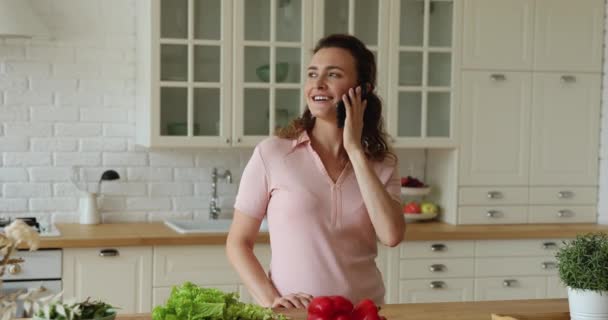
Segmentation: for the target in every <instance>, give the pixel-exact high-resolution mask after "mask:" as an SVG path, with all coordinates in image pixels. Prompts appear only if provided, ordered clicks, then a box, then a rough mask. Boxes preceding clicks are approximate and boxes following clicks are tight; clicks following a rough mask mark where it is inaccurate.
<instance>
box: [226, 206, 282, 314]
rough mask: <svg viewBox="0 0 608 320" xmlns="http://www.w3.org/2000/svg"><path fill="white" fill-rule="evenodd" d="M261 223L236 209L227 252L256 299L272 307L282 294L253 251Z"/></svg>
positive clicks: (261, 303) (227, 241)
mask: <svg viewBox="0 0 608 320" xmlns="http://www.w3.org/2000/svg"><path fill="white" fill-rule="evenodd" d="M261 223H262V222H261V221H260V220H258V219H256V218H253V217H250V216H248V215H246V214H243V213H241V212H240V211H238V210H235V211H234V217H233V220H232V225H231V226H230V231H229V232H228V239H227V240H226V253H227V255H228V259H229V260H230V263H232V266H233V267H234V269H235V270H236V272H237V273H238V274H239V276H240V277H241V280H243V282H244V283H245V286H246V287H247V289H249V292H250V293H251V294H252V295H253V298H254V299H255V301H256V302H257V303H259V304H260V305H262V306H264V307H271V306H272V304H273V302H274V301H275V299H276V298H278V297H280V295H279V293H278V291H277V289H276V288H275V287H274V285H273V284H272V282H271V281H270V279H268V276H266V272H265V271H264V268H263V267H262V265H261V264H260V261H259V260H258V259H257V257H256V256H255V254H254V253H253V246H254V244H255V238H256V237H257V235H258V232H259V230H260V224H261Z"/></svg>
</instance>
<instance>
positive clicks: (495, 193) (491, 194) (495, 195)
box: [488, 191, 502, 199]
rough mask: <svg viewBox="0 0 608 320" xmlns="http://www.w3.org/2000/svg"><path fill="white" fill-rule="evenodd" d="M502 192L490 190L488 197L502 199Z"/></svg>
mask: <svg viewBox="0 0 608 320" xmlns="http://www.w3.org/2000/svg"><path fill="white" fill-rule="evenodd" d="M500 198H502V193H501V192H500V191H488V199H500Z"/></svg>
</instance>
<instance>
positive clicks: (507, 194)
mask: <svg viewBox="0 0 608 320" xmlns="http://www.w3.org/2000/svg"><path fill="white" fill-rule="evenodd" d="M527 203H528V188H527V187H495V188H493V187H460V188H459V189H458V204H460V205H505V204H527Z"/></svg>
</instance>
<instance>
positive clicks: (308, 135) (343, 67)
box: [226, 35, 405, 308]
mask: <svg viewBox="0 0 608 320" xmlns="http://www.w3.org/2000/svg"><path fill="white" fill-rule="evenodd" d="M313 52H314V55H313V57H312V59H311V62H310V65H309V67H308V73H307V80H306V84H305V86H304V92H305V95H306V102H307V106H308V108H307V110H306V111H305V112H304V114H303V115H302V117H301V118H299V119H296V120H294V121H293V122H292V123H291V124H290V126H289V127H287V128H285V129H283V130H280V131H279V132H278V134H277V136H275V137H270V138H268V139H266V140H264V141H262V142H261V143H260V144H258V146H257V147H256V148H255V150H254V152H253V155H252V156H251V159H250V160H249V163H248V164H247V166H246V168H245V170H244V172H243V176H242V178H241V184H240V187H239V192H238V195H237V199H236V203H235V212H234V220H233V222H232V226H231V228H230V232H229V234H228V240H227V246H226V248H227V254H228V258H229V260H230V261H231V263H232V265H233V266H234V268H235V269H236V271H237V272H238V273H239V275H240V277H241V279H242V280H243V282H244V283H245V285H246V286H247V288H248V289H249V292H250V293H251V294H252V295H253V298H254V299H255V300H256V301H257V302H258V303H259V304H261V305H263V306H268V307H285V308H304V307H307V306H308V303H309V302H310V300H312V298H313V297H314V296H319V295H342V296H345V297H347V298H349V299H350V300H352V301H354V302H357V301H359V300H361V299H363V298H371V299H372V300H374V302H376V303H383V302H384V292H385V290H384V286H383V283H382V275H381V274H380V272H379V271H378V268H377V267H376V264H375V260H374V259H375V258H376V255H377V240H379V241H380V242H382V243H383V244H384V245H387V246H396V245H398V244H399V243H400V242H401V240H402V239H403V233H404V231H405V223H404V220H403V216H402V214H401V205H400V198H399V196H400V178H399V173H398V170H397V161H396V160H397V159H396V157H395V156H394V155H393V154H391V153H390V152H389V150H388V146H387V143H386V140H385V139H386V134H385V132H384V131H383V126H382V117H381V112H382V105H381V101H380V99H379V98H378V97H377V96H376V94H375V93H374V92H373V90H374V85H375V83H376V63H375V60H374V56H373V54H372V52H371V51H369V50H368V49H367V48H366V47H365V45H364V44H363V43H362V42H361V41H359V40H358V39H357V38H355V37H353V36H349V35H331V36H328V37H326V38H323V39H321V40H320V41H319V42H318V44H317V46H316V47H315V49H314V51H313ZM358 84H363V85H365V86H366V87H367V92H369V93H368V94H367V95H366V99H362V97H361V87H360V86H358ZM340 100H341V101H343V102H344V105H345V108H346V120H345V122H344V128H343V129H341V128H338V126H337V112H336V105H337V104H338V102H340ZM265 216H267V220H268V227H269V234H270V245H271V252H272V262H271V268H270V272H269V275H268V276H267V275H266V274H265V272H264V269H263V267H262V266H261V265H260V263H259V261H258V260H257V259H256V257H255V255H254V254H253V245H254V242H255V239H256V236H257V234H258V230H259V227H260V223H261V221H262V219H263V218H264V217H265Z"/></svg>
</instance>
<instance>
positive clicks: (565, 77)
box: [561, 75, 576, 83]
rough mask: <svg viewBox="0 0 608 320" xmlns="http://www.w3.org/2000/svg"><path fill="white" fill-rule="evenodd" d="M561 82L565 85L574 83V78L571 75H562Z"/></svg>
mask: <svg viewBox="0 0 608 320" xmlns="http://www.w3.org/2000/svg"><path fill="white" fill-rule="evenodd" d="M561 80H562V82H565V83H568V82H576V77H575V76H572V75H563V76H561Z"/></svg>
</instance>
